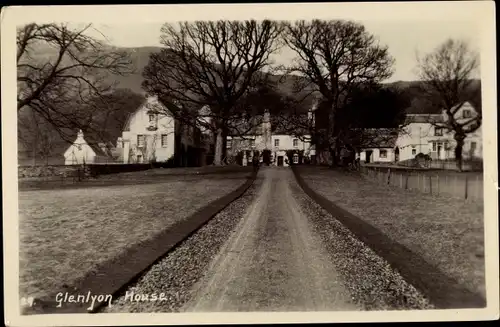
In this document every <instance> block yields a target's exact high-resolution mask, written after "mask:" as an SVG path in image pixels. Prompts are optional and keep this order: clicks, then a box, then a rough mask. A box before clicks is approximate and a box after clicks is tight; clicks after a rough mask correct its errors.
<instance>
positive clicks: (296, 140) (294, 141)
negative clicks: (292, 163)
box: [293, 139, 299, 147]
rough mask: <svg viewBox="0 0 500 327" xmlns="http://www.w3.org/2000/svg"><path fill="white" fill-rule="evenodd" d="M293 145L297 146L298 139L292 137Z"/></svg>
mask: <svg viewBox="0 0 500 327" xmlns="http://www.w3.org/2000/svg"><path fill="white" fill-rule="evenodd" d="M293 146H294V147H297V146H299V140H298V139H293Z"/></svg>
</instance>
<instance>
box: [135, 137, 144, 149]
mask: <svg viewBox="0 0 500 327" xmlns="http://www.w3.org/2000/svg"><path fill="white" fill-rule="evenodd" d="M145 141H146V136H145V135H137V147H139V148H142V147H144V145H145V143H146V142H145Z"/></svg>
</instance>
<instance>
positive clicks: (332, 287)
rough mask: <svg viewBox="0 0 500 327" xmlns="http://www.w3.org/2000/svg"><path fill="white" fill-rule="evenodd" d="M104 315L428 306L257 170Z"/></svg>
mask: <svg viewBox="0 0 500 327" xmlns="http://www.w3.org/2000/svg"><path fill="white" fill-rule="evenodd" d="M126 292H129V294H131V293H132V292H134V293H141V294H144V293H151V292H165V295H166V296H165V300H164V301H158V302H155V303H151V302H130V301H127V300H126V298H125V295H124V294H122V295H121V296H120V297H119V298H118V299H117V301H115V302H114V306H113V307H111V308H106V310H105V311H106V312H130V311H132V312H223V311H226V312H227V311H233V312H235V311H359V310H374V309H375V310H377V309H378V310H381V309H382V310H384V309H410V308H411V309H424V308H432V306H431V305H430V304H429V303H428V301H427V300H426V299H425V298H423V297H422V295H421V294H420V293H419V292H418V291H417V290H416V289H415V288H413V287H412V286H411V285H409V284H408V283H406V282H405V281H404V280H403V279H402V278H401V276H400V275H399V274H397V273H396V272H394V271H393V270H392V269H391V268H390V266H389V265H388V264H387V263H386V262H384V261H383V260H382V259H381V258H380V257H378V256H376V255H375V253H374V252H373V251H371V250H370V249H369V248H367V247H366V246H365V245H364V244H363V243H362V242H359V241H358V240H357V239H355V238H354V237H353V236H352V234H350V232H349V231H348V230H346V229H345V228H344V227H343V226H342V225H341V224H340V223H338V222H337V221H336V220H335V219H334V218H333V217H332V216H330V215H329V214H328V213H327V212H325V211H322V209H321V208H320V207H319V206H317V205H315V203H314V202H312V200H311V199H310V198H308V197H307V196H306V195H305V194H304V193H303V191H302V190H301V189H300V187H299V186H298V185H297V182H296V181H295V178H294V176H293V173H292V171H291V170H290V169H289V168H276V167H263V168H261V170H260V171H259V174H258V178H257V181H256V182H255V183H254V186H252V188H251V189H250V190H249V191H248V192H247V195H245V196H243V197H242V198H241V199H239V200H237V201H235V202H234V203H233V204H231V205H230V206H229V207H228V208H226V209H225V210H223V211H222V212H221V213H220V214H219V215H217V216H216V217H215V218H214V219H212V220H211V221H210V222H209V223H208V224H207V225H205V226H204V227H203V228H202V229H200V231H199V232H197V233H195V234H193V235H192V236H191V237H190V238H189V239H187V240H186V241H185V243H183V244H182V245H181V246H180V247H179V248H178V249H176V250H175V251H173V252H172V253H170V254H169V255H168V256H167V257H166V258H165V259H163V260H161V261H160V262H159V263H158V264H157V265H155V266H153V268H152V269H151V270H150V271H149V272H147V273H145V274H144V275H143V276H142V277H141V278H140V279H139V280H138V282H137V283H136V284H134V285H131V287H130V288H129V289H128V290H127V291H125V293H126Z"/></svg>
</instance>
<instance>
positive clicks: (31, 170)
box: [18, 164, 151, 178]
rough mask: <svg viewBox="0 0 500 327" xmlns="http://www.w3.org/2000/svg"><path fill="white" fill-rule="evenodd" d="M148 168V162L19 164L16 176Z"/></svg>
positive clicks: (96, 173) (91, 174)
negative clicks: (34, 165) (82, 164)
mask: <svg viewBox="0 0 500 327" xmlns="http://www.w3.org/2000/svg"><path fill="white" fill-rule="evenodd" d="M150 168H151V165H150V164H111V165H99V164H89V165H85V166H81V165H54V166H36V167H32V166H19V167H18V178H37V177H78V176H80V177H96V176H99V175H105V174H116V173H125V172H132V171H141V170H147V169H150Z"/></svg>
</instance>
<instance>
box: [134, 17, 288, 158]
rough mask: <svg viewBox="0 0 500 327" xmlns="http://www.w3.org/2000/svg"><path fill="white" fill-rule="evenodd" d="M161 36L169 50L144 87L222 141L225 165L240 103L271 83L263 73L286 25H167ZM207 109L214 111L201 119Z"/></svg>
mask: <svg viewBox="0 0 500 327" xmlns="http://www.w3.org/2000/svg"><path fill="white" fill-rule="evenodd" d="M161 31H162V38H161V42H162V44H163V45H164V46H165V49H163V50H162V51H161V52H160V53H155V54H152V55H151V57H150V61H149V64H148V66H147V67H146V68H145V71H144V74H143V75H144V78H145V82H144V83H143V87H144V88H145V89H146V90H147V91H148V92H149V93H151V94H156V95H158V98H159V99H160V100H161V101H162V102H163V103H164V104H166V105H167V107H168V108H169V110H170V111H171V112H173V113H174V115H175V117H176V119H178V120H183V121H185V122H186V123H187V124H192V123H193V121H196V122H197V124H201V125H203V126H204V127H205V128H206V129H208V130H210V131H212V132H213V133H214V134H215V135H216V147H215V160H214V164H216V165H220V164H221V163H222V162H221V161H222V158H223V156H224V152H225V147H224V144H225V141H226V136H227V135H228V130H229V128H230V126H229V125H230V124H231V122H233V121H235V120H237V119H239V118H241V116H242V113H241V111H240V109H241V107H240V106H238V105H237V104H238V101H239V100H240V98H242V96H243V95H244V94H245V93H246V92H248V91H249V90H251V89H252V88H253V87H255V86H256V85H258V83H259V82H260V81H262V80H263V79H265V74H262V70H263V69H264V68H266V67H268V66H269V65H270V63H271V61H270V58H269V57H270V55H271V54H272V53H274V52H275V51H276V50H277V49H278V48H279V43H278V42H277V41H278V40H279V38H278V36H279V34H280V32H281V24H280V23H277V22H273V21H269V20H265V21H262V22H256V21H253V20H252V21H244V22H242V21H210V22H207V21H196V22H182V23H179V24H178V26H174V25H172V24H168V23H167V24H165V25H164V26H163V27H162V30H161ZM204 106H208V108H210V110H208V111H205V113H204V115H200V114H199V110H200V109H201V108H202V107H204ZM242 125H244V124H242ZM245 126H247V125H245ZM233 127H234V126H233ZM242 133H244V131H242Z"/></svg>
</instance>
